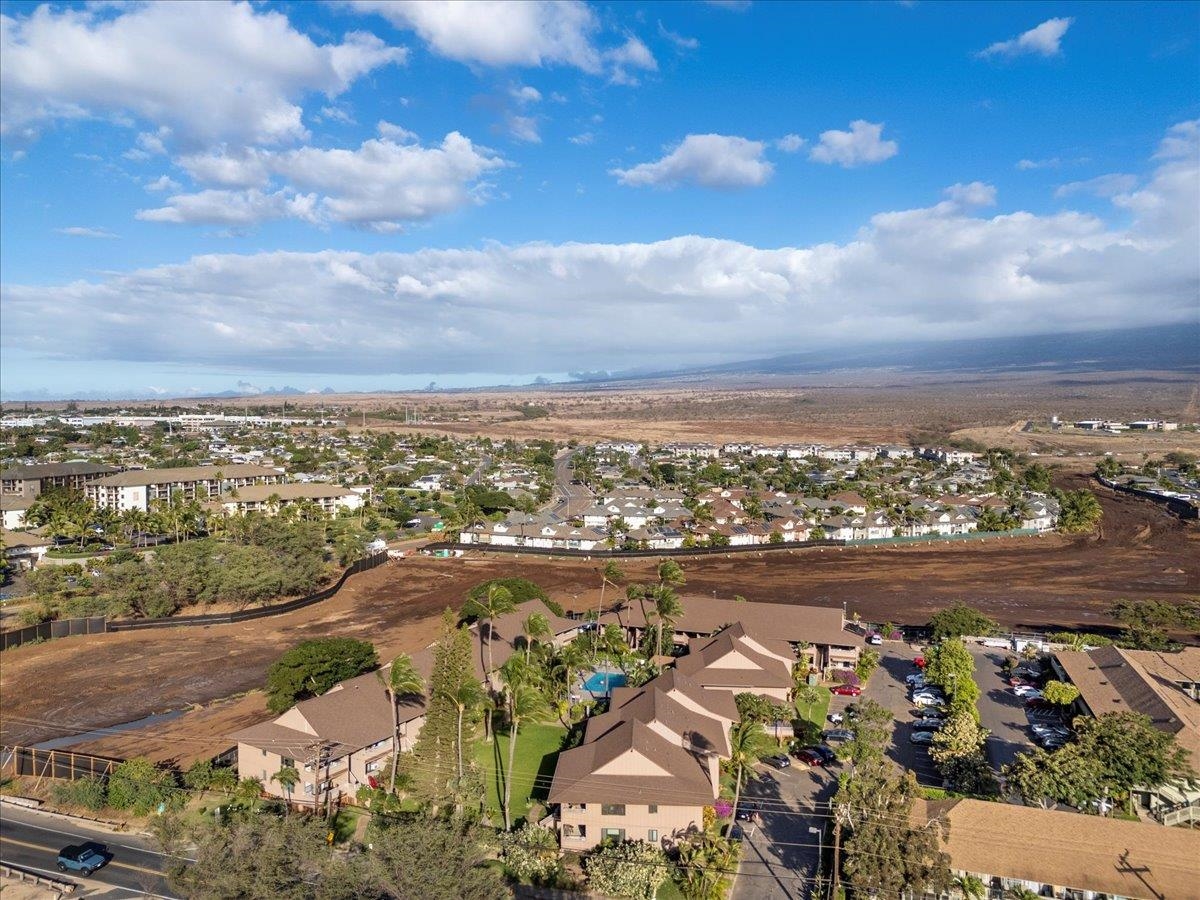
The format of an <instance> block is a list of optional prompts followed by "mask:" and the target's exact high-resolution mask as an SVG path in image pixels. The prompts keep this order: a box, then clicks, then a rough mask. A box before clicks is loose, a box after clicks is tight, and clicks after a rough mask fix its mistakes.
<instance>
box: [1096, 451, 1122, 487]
mask: <svg viewBox="0 0 1200 900" xmlns="http://www.w3.org/2000/svg"><path fill="white" fill-rule="evenodd" d="M1096 474H1097V475H1099V476H1100V477H1101V478H1107V479H1109V480H1110V481H1111V480H1112V479H1114V478H1116V477H1117V476H1118V475H1120V474H1121V464H1120V463H1119V462H1117V460H1116V457H1113V456H1105V457H1102V458H1101V459H1100V461H1099V462H1098V463H1096Z"/></svg>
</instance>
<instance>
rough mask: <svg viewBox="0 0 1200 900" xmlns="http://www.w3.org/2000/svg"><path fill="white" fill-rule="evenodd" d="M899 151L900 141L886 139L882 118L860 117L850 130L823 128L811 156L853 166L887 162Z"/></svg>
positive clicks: (821, 160)
mask: <svg viewBox="0 0 1200 900" xmlns="http://www.w3.org/2000/svg"><path fill="white" fill-rule="evenodd" d="M899 152H900V145H899V144H897V143H896V142H895V141H885V140H883V123H882V122H878V123H875V122H867V121H865V120H863V119H856V120H855V121H853V122H851V123H850V130H849V131H837V130H836V129H831V130H829V131H822V132H821V140H820V142H819V143H818V144H817V145H816V146H815V147H813V148H812V150H811V151H810V152H809V154H808V158H809V159H811V160H813V161H814V162H820V163H829V164H834V163H836V164H837V165H839V166H842V167H844V168H847V169H849V168H853V167H854V166H862V165H870V164H872V163H880V162H883V161H884V160H885V159H891V158H892V157H893V156H895V155H896V154H897V153H899Z"/></svg>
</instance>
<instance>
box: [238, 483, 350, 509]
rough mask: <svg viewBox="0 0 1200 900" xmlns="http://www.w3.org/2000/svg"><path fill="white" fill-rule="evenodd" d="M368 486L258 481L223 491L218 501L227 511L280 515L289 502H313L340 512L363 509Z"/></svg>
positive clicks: (296, 503)
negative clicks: (355, 486)
mask: <svg viewBox="0 0 1200 900" xmlns="http://www.w3.org/2000/svg"><path fill="white" fill-rule="evenodd" d="M366 490H367V489H366V488H359V489H357V490H356V489H354V488H347V487H342V486H341V485H340V484H321V483H319V482H309V483H307V484H254V485H250V486H249V487H244V488H236V489H234V490H233V491H230V492H229V493H227V494H224V495H222V496H221V497H220V498H218V499H217V500H216V501H215V502H216V503H217V504H218V505H219V506H220V507H221V509H222V510H223V511H224V512H225V514H226V515H238V514H244V513H251V512H259V513H263V514H265V515H268V516H273V515H276V514H277V513H278V512H279V511H280V510H282V509H285V508H287V507H289V506H297V505H300V504H311V505H312V506H315V507H317V508H318V509H321V510H322V511H324V512H326V513H328V514H329V515H337V514H338V512H340V511H341V510H343V509H346V510H351V511H353V510H356V509H360V508H361V507H362V505H363V503H364V502H365V498H364V493H365V491H366Z"/></svg>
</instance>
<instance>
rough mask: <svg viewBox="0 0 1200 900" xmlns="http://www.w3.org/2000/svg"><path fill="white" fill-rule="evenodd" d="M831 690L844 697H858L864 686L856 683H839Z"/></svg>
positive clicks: (832, 692)
mask: <svg viewBox="0 0 1200 900" xmlns="http://www.w3.org/2000/svg"><path fill="white" fill-rule="evenodd" d="M829 692H830V693H831V694H838V695H839V696H842V697H857V696H858V695H859V694H861V693H862V688H860V687H859V686H858V685H856V684H839V685H838V686H837V687H835V688H830V689H829Z"/></svg>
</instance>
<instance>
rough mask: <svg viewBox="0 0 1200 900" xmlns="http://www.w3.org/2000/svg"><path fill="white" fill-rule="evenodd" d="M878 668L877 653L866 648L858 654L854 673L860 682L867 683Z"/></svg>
mask: <svg viewBox="0 0 1200 900" xmlns="http://www.w3.org/2000/svg"><path fill="white" fill-rule="evenodd" d="M878 668H879V653H878V652H876V651H875V650H871V649H870V648H867V649H865V650H863V651H862V652H860V653H859V654H858V663H857V665H855V667H854V672H855V674H856V675H858V677H859V679H860V680H861V681H864V682H865V681H867V680H868V679H869V678H870V677H871V676H872V675H873V674H874V673H875V670H876V669H878Z"/></svg>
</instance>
